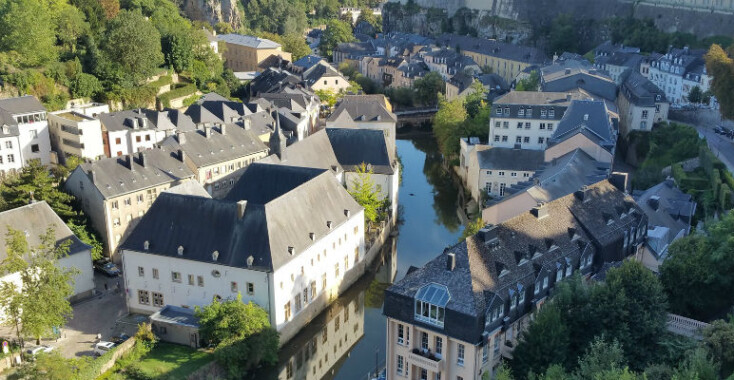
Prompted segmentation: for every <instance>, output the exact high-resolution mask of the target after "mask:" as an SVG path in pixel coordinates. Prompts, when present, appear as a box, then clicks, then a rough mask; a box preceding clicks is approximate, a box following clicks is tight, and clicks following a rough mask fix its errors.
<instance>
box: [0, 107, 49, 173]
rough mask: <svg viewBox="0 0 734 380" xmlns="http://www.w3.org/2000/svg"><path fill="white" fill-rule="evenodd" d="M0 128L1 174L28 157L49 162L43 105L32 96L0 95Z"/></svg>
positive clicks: (24, 163)
mask: <svg viewBox="0 0 734 380" xmlns="http://www.w3.org/2000/svg"><path fill="white" fill-rule="evenodd" d="M0 128H2V131H1V132H2V133H1V134H0V142H2V146H0V158H1V160H0V171H2V174H5V173H10V172H11V171H14V170H18V169H20V168H21V167H23V166H26V165H28V162H29V161H31V160H39V161H40V162H41V163H42V164H44V165H48V164H50V163H51V162H52V152H51V139H50V137H49V133H48V121H47V120H46V107H44V106H43V104H41V102H39V101H38V99H36V98H35V97H34V96H30V95H26V96H21V97H17V98H8V99H0ZM54 159H55V158H54Z"/></svg>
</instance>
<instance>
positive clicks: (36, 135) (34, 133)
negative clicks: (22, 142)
mask: <svg viewBox="0 0 734 380" xmlns="http://www.w3.org/2000/svg"><path fill="white" fill-rule="evenodd" d="M31 138H32V139H35V138H38V131H37V130H35V129H31ZM36 148H38V145H36ZM34 152H35V151H34Z"/></svg>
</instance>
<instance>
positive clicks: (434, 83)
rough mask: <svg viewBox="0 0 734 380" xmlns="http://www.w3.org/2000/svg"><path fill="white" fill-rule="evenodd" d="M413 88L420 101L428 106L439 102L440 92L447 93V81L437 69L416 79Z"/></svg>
mask: <svg viewBox="0 0 734 380" xmlns="http://www.w3.org/2000/svg"><path fill="white" fill-rule="evenodd" d="M413 88H414V89H415V93H416V98H417V99H418V101H419V102H421V103H423V104H425V105H428V106H435V105H436V104H438V94H445V93H446V83H445V82H444V81H443V78H442V77H441V74H439V73H437V72H435V71H431V72H430V73H428V74H426V76H424V77H423V78H420V79H416V81H415V82H414V83H413Z"/></svg>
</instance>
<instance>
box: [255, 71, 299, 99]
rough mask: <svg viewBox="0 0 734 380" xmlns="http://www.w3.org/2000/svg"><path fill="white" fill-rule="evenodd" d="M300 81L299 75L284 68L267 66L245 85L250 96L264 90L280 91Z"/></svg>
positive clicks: (264, 91)
mask: <svg viewBox="0 0 734 380" xmlns="http://www.w3.org/2000/svg"><path fill="white" fill-rule="evenodd" d="M300 83H301V78H300V77H298V76H296V75H293V74H292V73H290V72H288V71H286V70H281V69H276V68H268V69H267V70H265V71H263V72H262V73H260V75H258V76H257V77H256V78H255V79H253V80H252V81H250V83H248V85H247V86H248V88H249V93H250V97H253V96H256V95H259V94H262V93H266V92H280V91H281V90H282V89H283V88H286V87H288V86H294V85H298V84H300Z"/></svg>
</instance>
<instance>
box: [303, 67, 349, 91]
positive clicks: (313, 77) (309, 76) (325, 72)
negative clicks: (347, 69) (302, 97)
mask: <svg viewBox="0 0 734 380" xmlns="http://www.w3.org/2000/svg"><path fill="white" fill-rule="evenodd" d="M328 77H340V78H342V79H344V81H345V82H348V81H349V80H348V79H347V78H344V76H343V75H341V74H340V73H339V72H338V71H336V69H334V67H332V66H331V65H330V64H328V63H320V64H318V65H315V66H312V67H311V68H310V69H308V70H306V71H305V72H304V73H303V80H304V81H305V82H306V83H307V84H308V85H309V86H311V85H313V84H314V83H316V82H318V81H319V80H320V79H321V78H328Z"/></svg>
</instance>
